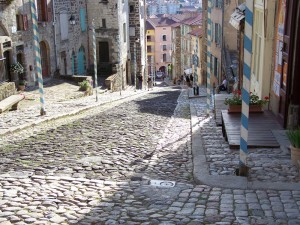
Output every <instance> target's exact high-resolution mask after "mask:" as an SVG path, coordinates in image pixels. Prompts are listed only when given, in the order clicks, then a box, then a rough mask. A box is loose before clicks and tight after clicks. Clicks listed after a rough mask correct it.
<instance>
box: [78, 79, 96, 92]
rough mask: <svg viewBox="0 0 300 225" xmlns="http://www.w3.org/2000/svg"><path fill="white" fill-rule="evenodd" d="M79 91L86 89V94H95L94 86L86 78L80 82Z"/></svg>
mask: <svg viewBox="0 0 300 225" xmlns="http://www.w3.org/2000/svg"><path fill="white" fill-rule="evenodd" d="M78 84H79V91H84V95H92V94H93V87H92V85H91V83H90V82H89V81H88V80H84V81H82V82H79V83H78Z"/></svg>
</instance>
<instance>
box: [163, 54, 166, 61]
mask: <svg viewBox="0 0 300 225" xmlns="http://www.w3.org/2000/svg"><path fill="white" fill-rule="evenodd" d="M166 61H167V54H163V62H166Z"/></svg>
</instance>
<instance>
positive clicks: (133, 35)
mask: <svg viewBox="0 0 300 225" xmlns="http://www.w3.org/2000/svg"><path fill="white" fill-rule="evenodd" d="M129 36H130V37H135V27H129Z"/></svg>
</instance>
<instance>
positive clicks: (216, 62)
mask: <svg viewBox="0 0 300 225" xmlns="http://www.w3.org/2000/svg"><path fill="white" fill-rule="evenodd" d="M214 75H215V77H217V78H218V58H216V57H214Z"/></svg>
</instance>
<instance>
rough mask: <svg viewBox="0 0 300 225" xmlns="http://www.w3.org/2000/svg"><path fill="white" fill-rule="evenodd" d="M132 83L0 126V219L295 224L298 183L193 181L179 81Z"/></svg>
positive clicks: (183, 95)
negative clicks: (136, 87) (133, 87)
mask: <svg viewBox="0 0 300 225" xmlns="http://www.w3.org/2000/svg"><path fill="white" fill-rule="evenodd" d="M137 92H140V94H141V93H143V94H141V95H138V94H136V95H132V96H131V97H128V98H126V99H125V98H124V99H121V100H120V101H117V100H116V101H110V102H107V103H106V104H103V105H99V106H94V107H91V109H89V110H85V111H82V112H81V113H79V114H72V116H69V117H62V118H60V119H57V120H50V121H48V122H44V123H42V124H41V125H38V124H37V125H36V126H35V127H30V128H28V129H27V130H24V131H22V132H19V133H15V134H7V135H5V136H4V137H3V143H4V144H2V145H1V149H2V150H1V151H0V154H1V157H0V162H1V164H0V174H1V175H0V221H1V222H0V224H1V225H3V224H300V213H299V207H300V191H299V190H298V191H297V190H296V191H274V190H242V189H239V188H235V189H230V188H215V187H210V186H207V185H196V184H195V182H194V180H193V156H192V143H191V123H190V116H191V115H190V104H189V103H190V102H189V100H188V96H187V90H186V89H184V90H181V89H180V88H178V87H164V83H160V85H158V87H155V88H154V90H152V91H149V92H148V91H145V90H143V91H137ZM80 100H81V101H83V102H84V100H85V99H84V98H83V99H80ZM199 101H200V102H199V104H202V103H201V101H202V99H201V100H199ZM203 101H205V99H203ZM71 102H76V101H75V100H74V101H71ZM78 107H79V106H78ZM199 110H201V109H199ZM200 117H201V112H199V118H200ZM203 132H206V131H205V130H203ZM207 134H208V135H211V133H210V131H209V132H208V133H207ZM220 135H221V134H220ZM217 136H218V135H216V136H215V138H218V137H217ZM153 180H161V181H163V182H156V183H154V185H153V182H151V181H153ZM168 181H173V182H175V186H174V187H173V185H172V184H174V183H172V182H168ZM157 185H162V187H160V186H157Z"/></svg>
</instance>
